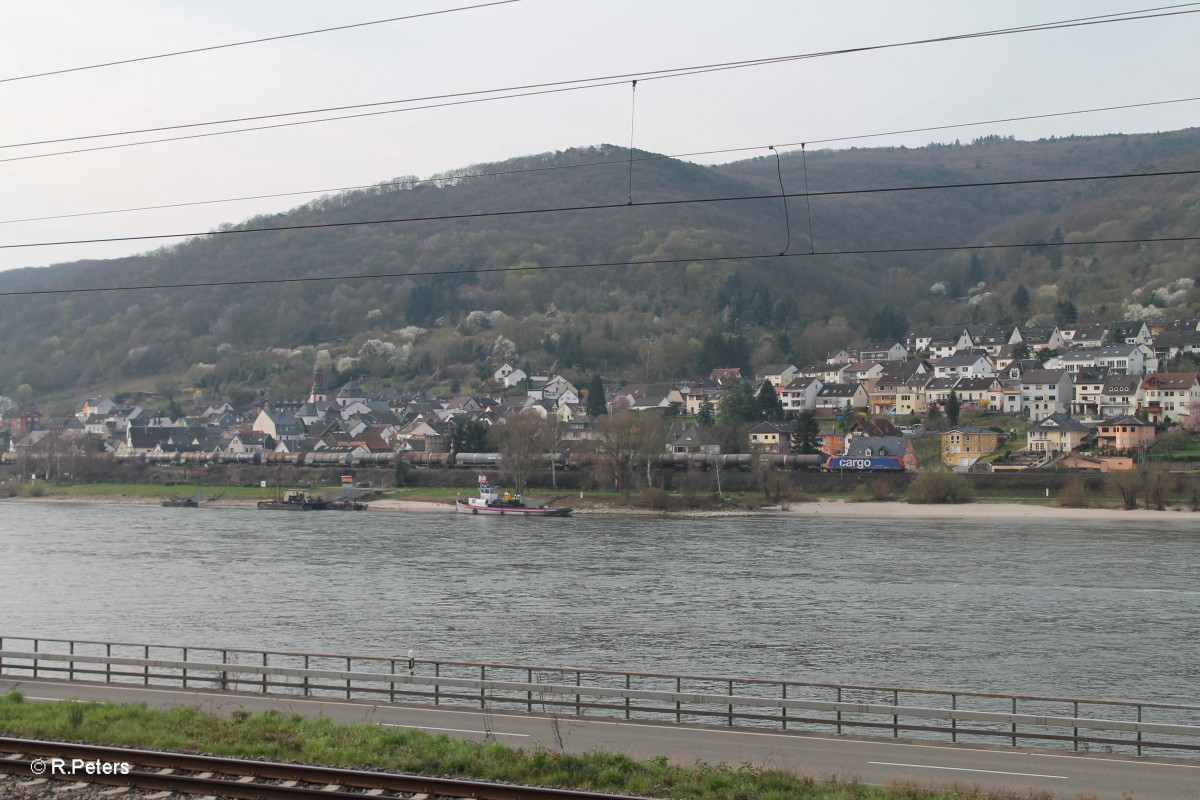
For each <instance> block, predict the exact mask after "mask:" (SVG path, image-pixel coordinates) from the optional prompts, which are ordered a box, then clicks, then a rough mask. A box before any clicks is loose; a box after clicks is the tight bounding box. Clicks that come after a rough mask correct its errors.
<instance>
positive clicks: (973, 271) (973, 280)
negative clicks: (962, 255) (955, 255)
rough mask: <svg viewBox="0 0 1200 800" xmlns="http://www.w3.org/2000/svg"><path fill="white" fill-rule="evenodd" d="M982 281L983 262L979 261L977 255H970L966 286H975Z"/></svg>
mask: <svg viewBox="0 0 1200 800" xmlns="http://www.w3.org/2000/svg"><path fill="white" fill-rule="evenodd" d="M983 280H984V277H983V261H981V260H980V258H979V253H971V263H970V264H969V265H967V285H968V286H977V285H978V284H980V283H982V282H983Z"/></svg>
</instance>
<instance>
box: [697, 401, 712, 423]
mask: <svg viewBox="0 0 1200 800" xmlns="http://www.w3.org/2000/svg"><path fill="white" fill-rule="evenodd" d="M696 424H697V425H699V426H700V427H701V428H711V427H712V426H713V407H712V401H710V400H709V399H708V395H704V396H703V397H701V398H700V410H699V411H697V412H696Z"/></svg>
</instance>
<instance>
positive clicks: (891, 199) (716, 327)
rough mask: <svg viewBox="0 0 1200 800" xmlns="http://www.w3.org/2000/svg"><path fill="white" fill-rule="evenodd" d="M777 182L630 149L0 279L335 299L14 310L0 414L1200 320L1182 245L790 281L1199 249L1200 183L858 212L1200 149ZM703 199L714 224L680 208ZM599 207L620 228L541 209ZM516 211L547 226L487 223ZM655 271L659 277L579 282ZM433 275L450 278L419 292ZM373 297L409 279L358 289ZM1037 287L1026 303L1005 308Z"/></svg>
mask: <svg viewBox="0 0 1200 800" xmlns="http://www.w3.org/2000/svg"><path fill="white" fill-rule="evenodd" d="M780 167H781V169H778V170H777V167H776V160H775V157H774V156H773V155H768V156H765V157H759V158H754V159H750V160H746V161H739V162H735V163H731V164H726V165H723V166H718V167H703V166H698V165H694V164H690V163H686V162H682V161H678V160H675V159H670V158H665V157H656V156H654V155H653V154H649V153H636V154H635V161H634V163H633V168H632V180H631V175H630V164H629V162H628V152H627V151H625V150H623V149H621V148H615V147H610V146H601V147H590V148H580V149H575V150H569V151H563V152H559V153H548V154H543V155H538V156H528V157H523V158H517V159H513V160H511V161H507V162H504V163H501V164H486V165H476V166H474V167H470V168H467V169H463V170H459V171H457V172H455V173H453V174H448V175H446V176H443V178H442V179H440V180H437V181H433V182H424V183H418V184H415V185H414V184H411V183H408V182H405V181H403V180H398V181H388V182H385V183H382V184H380V185H379V186H378V187H376V188H374V189H371V190H363V191H355V192H349V193H345V194H340V195H336V196H327V197H323V198H321V199H319V200H316V201H313V202H311V203H308V204H306V205H303V206H300V207H298V208H296V209H293V210H292V211H290V212H288V213H286V214H280V215H274V216H264V217H257V218H254V219H250V220H246V221H244V222H243V223H241V224H239V225H236V226H229V228H228V230H231V231H237V230H244V229H249V228H262V227H280V226H304V225H324V224H329V223H347V222H363V221H380V220H405V219H412V218H417V217H423V218H428V217H438V216H455V217H457V218H455V219H443V220H440V221H427V222H395V221H393V222H387V223H384V224H363V225H357V224H356V225H348V226H344V227H328V228H318V229H313V230H302V231H286V232H273V233H229V234H222V235H214V236H207V237H202V238H198V239H194V240H190V241H188V242H186V243H184V244H181V245H179V246H176V247H171V248H165V249H162V250H159V251H156V252H154V253H152V254H147V255H144V256H139V257H132V258H123V259H115V260H111V261H89V262H78V263H74V264H66V265H59V266H56V267H53V268H47V269H41V270H16V271H13V272H5V273H0V291H14V290H26V289H30V288H36V287H46V288H53V287H56V286H64V287H65V286H71V287H79V286H97V287H99V286H112V285H126V286H128V285H146V284H172V283H220V282H222V281H245V280H253V279H263V278H270V279H280V278H324V277H330V276H334V278H335V279H331V280H321V281H308V282H296V283H277V284H263V285H256V286H219V285H218V286H207V287H198V288H189V289H159V290H136V291H122V292H100V293H90V294H74V295H51V296H34V297H8V298H0V394H13V393H14V392H15V391H16V390H17V388H18V387H20V386H21V385H22V384H25V385H27V387H28V388H27V389H26V390H25V391H24V393H25V394H29V393H31V392H32V394H33V396H35V397H38V396H43V397H44V396H49V395H52V394H54V393H64V392H68V391H69V392H74V393H79V392H83V391H101V390H103V391H108V392H111V391H112V390H113V388H114V387H116V388H126V387H128V386H131V385H138V386H140V387H141V388H179V387H182V386H186V387H198V388H202V389H203V390H205V392H206V393H207V394H208V395H209V396H211V395H213V394H234V395H246V394H248V393H250V392H253V391H255V390H257V389H260V388H272V389H274V390H276V391H295V392H299V391H300V390H301V389H302V388H303V386H304V384H305V382H306V381H307V377H306V375H307V374H308V373H309V372H310V370H311V366H312V362H313V359H314V358H315V357H317V351H319V350H329V351H330V355H331V356H332V357H333V359H334V360H335V364H338V365H339V366H340V368H341V371H342V372H344V373H349V372H353V373H356V374H365V375H369V376H371V379H373V380H375V381H376V382H384V381H386V382H390V383H391V384H392V385H395V386H399V385H412V386H419V385H432V384H434V383H435V382H440V383H442V384H445V382H446V381H447V380H449V379H454V380H457V381H458V382H459V383H460V384H461V385H462V386H464V387H468V386H470V385H471V384H473V383H475V382H477V381H479V380H480V378H481V376H482V375H484V374H485V372H486V373H490V370H489V369H487V366H488V365H490V364H494V363H495V362H496V361H498V360H515V361H518V362H520V363H529V364H530V365H531V366H533V367H535V368H550V367H551V366H554V367H555V368H556V369H558V370H562V371H566V372H567V373H568V374H573V373H574V374H583V373H592V372H600V373H602V374H604V375H605V376H606V377H612V378H622V377H624V378H630V379H632V378H646V379H653V378H669V377H680V376H684V375H695V374H699V373H707V372H708V371H709V370H710V369H711V368H712V367H714V366H724V365H729V364H737V363H741V364H743V365H747V366H749V362H753V363H756V364H761V363H767V362H777V361H781V360H796V361H806V360H809V359H812V358H815V357H818V356H820V355H823V353H824V352H825V351H826V350H827V349H831V348H833V347H835V346H843V345H846V344H853V343H855V342H862V341H864V340H866V339H868V338H880V337H883V336H890V335H896V334H898V333H903V331H902V330H900V328H902V327H904V326H906V325H926V324H932V323H950V322H965V321H975V322H994V321H997V320H1000V319H1002V318H1005V317H1015V318H1017V321H1025V319H1027V318H1038V317H1042V318H1045V316H1046V315H1052V314H1054V313H1055V312H1056V311H1057V312H1058V313H1063V307H1064V306H1063V302H1062V301H1069V302H1070V304H1071V305H1072V306H1073V308H1074V309H1075V310H1077V312H1078V315H1079V317H1080V318H1081V319H1083V320H1092V319H1094V320H1100V321H1108V320H1111V319H1116V318H1120V317H1121V316H1123V315H1125V314H1128V313H1146V309H1144V308H1141V307H1140V306H1145V305H1148V304H1150V303H1151V302H1157V304H1158V305H1162V304H1163V303H1169V304H1170V308H1169V311H1168V313H1169V314H1171V315H1175V314H1179V315H1185V314H1192V315H1194V314H1196V313H1197V312H1198V311H1200V307H1198V306H1200V293H1198V292H1197V290H1196V289H1194V288H1192V285H1191V284H1190V283H1188V280H1187V279H1192V280H1194V279H1196V278H1197V277H1200V276H1198V272H1200V257H1198V255H1197V247H1196V243H1194V242H1187V241H1178V242H1172V243H1169V244H1137V243H1133V244H1124V245H1086V246H1075V247H1063V248H1037V247H1016V248H998V249H986V250H977V251H963V250H958V251H953V250H952V251H945V252H937V251H934V252H890V253H880V254H871V255H815V256H811V255H802V256H789V257H784V258H779V257H775V256H776V254H778V253H780V252H781V251H783V250H784V248H785V246H786V247H787V252H788V253H789V254H806V253H809V252H810V251H812V250H815V251H816V252H817V253H830V252H833V253H836V252H842V251H862V250H908V249H912V248H934V247H951V246H958V245H965V244H974V245H1010V244H1023V243H1036V242H1053V241H1065V242H1068V243H1069V242H1073V241H1096V240H1112V239H1142V240H1144V239H1151V238H1162V237H1185V236H1195V235H1198V234H1200V205H1198V204H1200V179H1197V177H1196V176H1179V177H1173V178H1128V179H1120V180H1109V181H1090V182H1080V183H1054V182H1049V183H1034V184H1022V185H1013V186H1002V187H995V186H989V187H978V188H969V189H938V190H924V191H892V192H869V193H863V192H861V190H866V189H901V188H904V189H908V188H911V187H924V186H934V185H944V184H963V183H984V182H997V181H1013V180H1031V179H1032V180H1036V179H1045V178H1052V177H1075V176H1091V175H1117V174H1128V173H1138V172H1147V171H1167V170H1189V169H1200V129H1192V130H1186V131H1178V132H1172V133H1163V134H1145V135H1132V136H1117V135H1114V136H1104V137H1075V138H1067V139H1055V140H1043V141H1037V142H1018V141H1012V140H1002V139H996V138H991V139H985V140H979V141H976V142H974V143H971V144H967V145H960V144H954V145H934V146H929V147H924V148H916V149H906V148H864V149H851V150H841V151H819V150H813V151H809V152H807V153H806V154H805V156H804V157H803V158H802V157H801V155H800V154H799V153H795V152H793V153H789V154H786V155H784V156H783V157H782V159H781V161H780ZM805 167H806V168H807V176H806V175H805ZM781 177H782V183H783V186H784V188H785V189H786V191H787V192H788V193H799V192H803V191H804V190H805V179H806V177H807V187H808V189H809V190H810V191H811V192H813V193H826V192H858V193H843V194H832V195H828V196H816V197H814V198H813V199H812V200H811V203H809V202H806V201H805V200H804V198H801V197H793V198H792V199H790V200H789V201H788V205H787V216H786V221H785V213H784V206H783V203H782V201H781V200H780V198H779V197H777V196H775V195H777V194H778V193H779V190H780V178H781ZM631 184H632V192H631V189H630V187H631ZM631 194H632V200H633V205H628V201H629V199H630V196H631ZM764 195H767V196H770V198H769V199H765V200H741V201H738V200H731V199H729V198H738V197H747V196H764ZM692 200H711V201H713V202H703V203H677V202H673V201H692ZM581 206H588V207H591V206H610V207H609V208H604V209H600V210H595V209H593V210H585V211H553V210H551V209H556V208H578V207H581ZM515 210H519V211H527V212H537V213H521V214H503V215H491V214H492V212H508V211H515ZM789 223H790V225H789ZM810 229H811V232H812V241H811V243H810V241H809V231H810ZM972 252H974V253H975V255H974V256H973V255H972ZM722 257H730V258H731V259H736V260H728V261H722V260H715V259H720V258H722ZM637 261H648V262H664V263H654V264H647V265H643V266H590V267H588V266H579V265H588V264H604V265H611V264H624V263H628V262H637ZM666 262H669V263H666ZM443 272H450V273H453V274H448V275H429V274H428V273H443ZM422 273H424V274H422ZM362 275H389V276H396V275H399V276H408V275H414V276H415V277H387V278H375V279H351V278H352V276H362ZM981 284H982V285H981ZM1020 285H1024V286H1025V287H1026V288H1027V291H1028V292H1029V294H1030V296H1031V297H1032V300H1031V302H1030V304H1029V306H1028V307H1024V308H1016V309H1014V308H1013V307H1012V304H1011V299H1012V297H1013V295H1014V293H1015V292H1016V289H1017V287H1018V286H1020ZM1156 290H1159V291H1158V293H1157V295H1156V294H1155V292H1156ZM472 312H475V313H472ZM147 384H148V385H147Z"/></svg>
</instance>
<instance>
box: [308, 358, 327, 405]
mask: <svg viewBox="0 0 1200 800" xmlns="http://www.w3.org/2000/svg"><path fill="white" fill-rule="evenodd" d="M328 399H329V395H328V394H327V393H326V391H325V368H324V367H322V366H320V365H319V364H318V365H317V367H316V368H315V369H314V370H313V385H312V391H311V392H309V394H308V402H310V403H324V402H325V401H326V400H328Z"/></svg>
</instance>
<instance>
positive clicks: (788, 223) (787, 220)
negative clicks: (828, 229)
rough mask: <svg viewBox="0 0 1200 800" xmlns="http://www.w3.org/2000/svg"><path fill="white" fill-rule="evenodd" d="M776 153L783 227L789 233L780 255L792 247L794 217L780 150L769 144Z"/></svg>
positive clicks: (810, 238) (776, 170)
mask: <svg viewBox="0 0 1200 800" xmlns="http://www.w3.org/2000/svg"><path fill="white" fill-rule="evenodd" d="M767 149H769V150H770V151H771V152H772V153H774V154H775V174H776V175H777V176H778V178H779V199H780V200H781V201H782V202H783V227H784V230H785V232H786V233H787V239H786V240H785V241H784V245H783V249H782V250H780V251H779V255H781V256H782V255H787V251H788V250H790V249H791V248H792V218H791V216H790V215H789V214H788V203H787V189H785V188H784V186H783V161H782V160H781V159H780V158H779V151H778V150H776V149H775V145H768V148H767ZM808 241H809V243H810V244H811V243H812V227H811V225H810V226H809V231H808Z"/></svg>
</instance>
